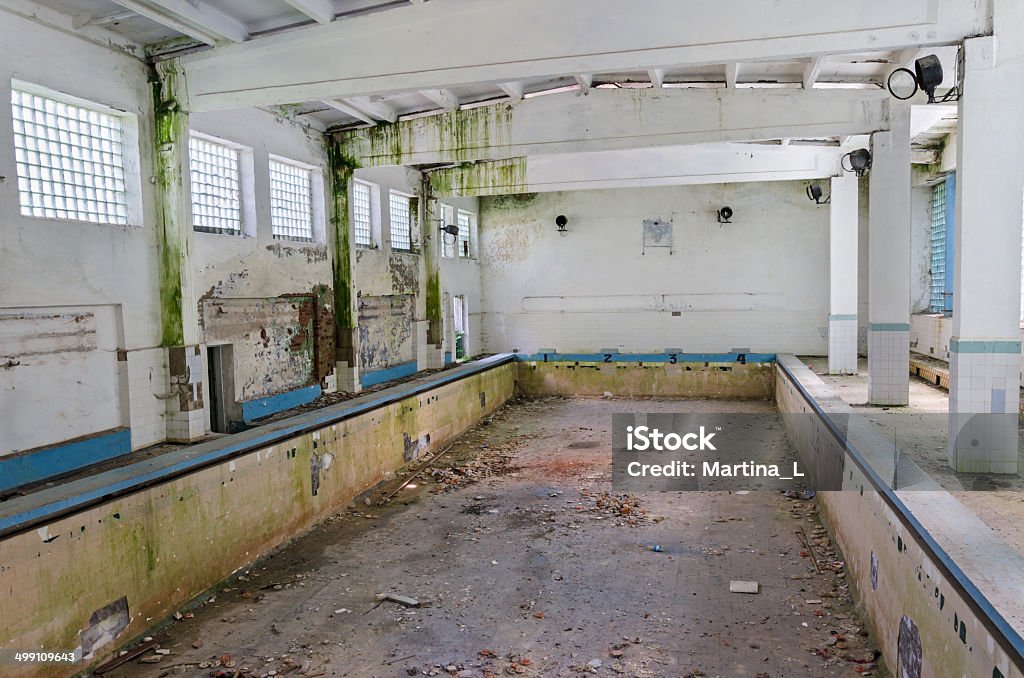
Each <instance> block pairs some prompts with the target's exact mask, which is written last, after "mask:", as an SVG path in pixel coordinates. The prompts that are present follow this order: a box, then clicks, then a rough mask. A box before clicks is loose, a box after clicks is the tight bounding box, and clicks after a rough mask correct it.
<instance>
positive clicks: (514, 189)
mask: <svg viewBox="0 0 1024 678" xmlns="http://www.w3.org/2000/svg"><path fill="white" fill-rule="evenodd" d="M428 177H429V179H430V186H431V188H432V189H433V191H434V192H435V193H436V194H437V195H439V196H445V197H447V196H453V195H454V196H484V195H499V194H506V193H525V192H526V189H527V185H526V158H525V157H515V158H506V159H504V160H491V161H486V162H478V163H463V164H461V165H459V166H458V167H445V168H441V169H437V170H434V171H432V172H429V173H428Z"/></svg>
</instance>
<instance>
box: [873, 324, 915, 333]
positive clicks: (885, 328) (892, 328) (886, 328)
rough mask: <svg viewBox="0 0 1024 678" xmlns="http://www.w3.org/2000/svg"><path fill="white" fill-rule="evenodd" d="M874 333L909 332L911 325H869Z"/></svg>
mask: <svg viewBox="0 0 1024 678" xmlns="http://www.w3.org/2000/svg"><path fill="white" fill-rule="evenodd" d="M868 329H869V330H871V331H872V332H909V331H910V323H868Z"/></svg>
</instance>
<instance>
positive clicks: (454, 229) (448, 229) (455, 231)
mask: <svg viewBox="0 0 1024 678" xmlns="http://www.w3.org/2000/svg"><path fill="white" fill-rule="evenodd" d="M441 232H442V233H447V234H448V235H454V236H455V237H458V236H459V227H458V226H455V225H454V224H448V225H447V226H442V227H441Z"/></svg>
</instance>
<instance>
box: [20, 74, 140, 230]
mask: <svg viewBox="0 0 1024 678" xmlns="http://www.w3.org/2000/svg"><path fill="white" fill-rule="evenodd" d="M11 112H12V114H13V124H14V156H15V164H16V166H17V173H18V200H19V202H20V204H21V214H22V215H23V216H27V217H45V218H49V219H75V220H77V221H89V222H93V223H97V224H127V223H128V195H127V190H126V188H125V175H124V156H123V152H124V134H123V129H122V121H121V118H119V117H117V116H116V115H110V114H109V113H104V112H102V111H99V110H93V109H90V108H85V107H83V106H76V105H73V104H68V103H64V102H63V101H58V100H56V99H51V98H47V97H45V96H40V95H38V94H33V93H31V92H26V91H23V90H20V89H18V88H17V87H14V88H12V89H11Z"/></svg>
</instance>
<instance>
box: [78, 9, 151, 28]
mask: <svg viewBox="0 0 1024 678" xmlns="http://www.w3.org/2000/svg"><path fill="white" fill-rule="evenodd" d="M134 16H138V13H137V12H133V11H131V10H129V9H124V10H121V11H120V12H114V13H112V14H100V15H93V14H76V15H74V16H73V17H72V18H71V26H72V27H73V28H74V29H75V30H78V29H80V28H85V27H86V26H106V25H107V24H112V23H116V22H118V21H124V20H125V19H130V18H132V17H134Z"/></svg>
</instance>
